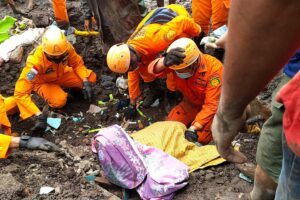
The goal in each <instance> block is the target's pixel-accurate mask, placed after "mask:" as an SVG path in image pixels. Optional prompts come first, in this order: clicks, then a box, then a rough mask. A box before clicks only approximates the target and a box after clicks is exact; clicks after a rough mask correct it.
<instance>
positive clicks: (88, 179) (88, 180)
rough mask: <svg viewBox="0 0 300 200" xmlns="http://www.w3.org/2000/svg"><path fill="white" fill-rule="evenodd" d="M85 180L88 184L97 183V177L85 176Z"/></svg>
mask: <svg viewBox="0 0 300 200" xmlns="http://www.w3.org/2000/svg"><path fill="white" fill-rule="evenodd" d="M84 178H85V180H86V181H87V182H92V181H95V179H96V176H94V175H88V176H85V177H84Z"/></svg>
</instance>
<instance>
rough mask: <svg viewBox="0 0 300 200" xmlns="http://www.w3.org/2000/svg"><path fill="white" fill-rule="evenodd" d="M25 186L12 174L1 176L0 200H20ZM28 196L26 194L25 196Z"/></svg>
mask: <svg viewBox="0 0 300 200" xmlns="http://www.w3.org/2000/svg"><path fill="white" fill-rule="evenodd" d="M24 189H25V186H24V185H23V184H21V183H20V182H18V181H17V180H16V179H15V178H14V176H13V175H12V174H11V173H7V174H0V199H18V198H19V196H18V195H20V194H23V193H24V191H25V190H24ZM24 196H26V194H24Z"/></svg>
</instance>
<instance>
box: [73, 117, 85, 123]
mask: <svg viewBox="0 0 300 200" xmlns="http://www.w3.org/2000/svg"><path fill="white" fill-rule="evenodd" d="M72 120H73V122H82V121H83V120H84V118H83V117H72Z"/></svg>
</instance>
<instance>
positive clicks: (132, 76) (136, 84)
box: [128, 70, 141, 100]
mask: <svg viewBox="0 0 300 200" xmlns="http://www.w3.org/2000/svg"><path fill="white" fill-rule="evenodd" d="M128 92H129V98H130V99H133V100H135V99H137V98H138V97H139V96H140V95H141V91H140V74H139V71H138V70H135V71H130V72H128Z"/></svg>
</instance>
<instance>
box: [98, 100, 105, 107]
mask: <svg viewBox="0 0 300 200" xmlns="http://www.w3.org/2000/svg"><path fill="white" fill-rule="evenodd" d="M98 105H99V106H105V105H106V102H104V101H98Z"/></svg>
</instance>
